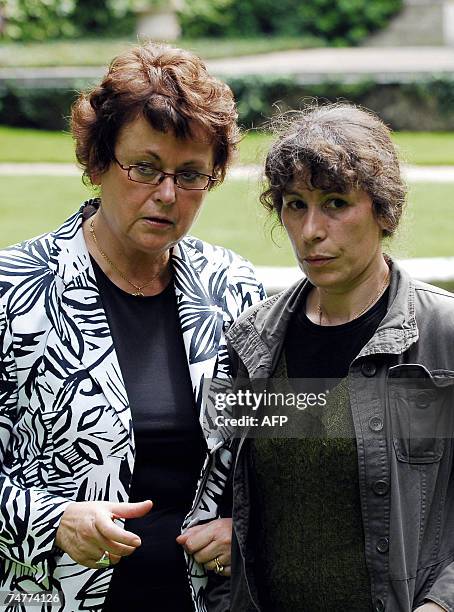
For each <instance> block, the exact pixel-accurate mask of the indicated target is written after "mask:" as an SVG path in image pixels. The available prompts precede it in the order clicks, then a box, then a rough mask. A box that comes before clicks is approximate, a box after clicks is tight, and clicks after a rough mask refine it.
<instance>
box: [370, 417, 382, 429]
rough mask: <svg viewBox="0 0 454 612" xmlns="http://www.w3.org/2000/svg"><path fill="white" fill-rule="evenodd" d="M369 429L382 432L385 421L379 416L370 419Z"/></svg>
mask: <svg viewBox="0 0 454 612" xmlns="http://www.w3.org/2000/svg"><path fill="white" fill-rule="evenodd" d="M369 427H370V429H371V430H372V431H381V430H382V429H383V420H382V419H381V418H380V417H377V416H374V417H371V418H370V419H369Z"/></svg>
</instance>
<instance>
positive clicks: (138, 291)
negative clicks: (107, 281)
mask: <svg viewBox="0 0 454 612" xmlns="http://www.w3.org/2000/svg"><path fill="white" fill-rule="evenodd" d="M90 234H91V236H92V238H93V242H94V243H95V245H96V248H97V249H98V251H99V253H100V255H101V256H102V257H103V258H104V259H105V260H106V261H107V263H108V264H109V265H110V266H112V268H113V269H114V270H115V272H116V273H117V274H118V276H121V278H122V279H123V280H124V281H126V282H127V283H128V284H129V285H131V287H134V289H135V291H134V293H132V294H131V295H134V296H137V297H144V296H145V294H144V292H143V290H144V289H145V287H148V286H149V285H151V283H152V282H153V281H154V280H156V279H157V278H158V276H159V275H160V273H161V270H159V272H158V273H157V274H155V275H154V276H153V278H152V279H151V280H149V281H148V282H146V283H145V284H144V285H136V284H135V283H133V282H132V281H131V280H129V278H128V277H127V276H126V275H125V274H123V272H122V271H121V270H119V269H118V268H117V266H116V265H115V264H114V262H113V261H112V260H111V259H110V257H109V256H108V255H106V253H104V251H103V250H102V248H101V247H100V246H99V243H98V239H97V238H96V234H95V226H94V222H93V219H90Z"/></svg>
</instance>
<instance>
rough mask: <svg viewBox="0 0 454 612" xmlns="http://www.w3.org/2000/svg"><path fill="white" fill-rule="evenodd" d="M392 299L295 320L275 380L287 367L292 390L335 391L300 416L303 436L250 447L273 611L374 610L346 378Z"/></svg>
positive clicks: (259, 547)
mask: <svg viewBox="0 0 454 612" xmlns="http://www.w3.org/2000/svg"><path fill="white" fill-rule="evenodd" d="M387 300H388V292H386V293H385V295H383V297H382V298H380V300H379V301H378V302H377V304H375V305H374V306H373V307H372V308H371V309H370V310H369V311H368V312H366V313H365V314H364V315H362V316H361V317H359V318H358V319H355V320H353V321H351V322H349V323H346V324H344V325H337V326H320V325H316V324H314V323H312V322H311V321H310V320H309V319H308V318H307V316H306V314H305V313H304V311H302V312H298V313H296V314H295V315H294V316H293V318H292V319H291V321H290V322H289V327H288V330H287V333H286V338H285V344H284V352H283V356H282V357H281V360H280V363H279V364H278V371H277V372H276V377H278V376H279V370H281V371H282V372H285V368H286V370H287V375H288V378H289V379H293V380H291V385H292V387H293V388H294V389H296V388H297V386H298V384H299V383H297V381H295V380H294V379H308V378H309V379H312V380H313V379H317V378H319V379H323V382H322V381H320V384H321V388H325V389H326V388H327V386H329V387H330V388H331V391H330V393H329V394H328V402H327V404H326V406H324V407H320V406H317V407H314V408H308V409H306V410H305V411H304V412H303V413H302V416H306V418H307V419H308V423H309V422H310V423H311V426H310V429H309V431H310V433H308V434H307V435H306V436H305V437H303V434H301V435H300V437H299V438H288V439H286V438H278V439H259V438H258V439H254V440H252V443H251V451H250V452H251V462H252V466H253V473H254V475H255V478H254V479H253V483H254V484H253V487H252V509H251V516H252V517H254V524H253V527H252V530H251V532H252V538H254V540H255V542H256V544H255V551H256V560H255V565H254V572H255V578H256V583H257V589H258V596H259V600H260V602H261V604H262V606H261V607H262V609H263V610H264V611H266V612H287V611H288V610H298V612H330V611H331V610H349V611H351V612H367V611H368V610H371V609H372V603H371V602H372V599H371V591H370V584H369V576H368V571H367V566H366V560H365V552H364V533H363V526H362V515H361V505H360V495H359V481H358V458H357V451H356V442H355V434H354V426H353V420H352V416H351V411H350V402H349V396H348V387H347V384H346V380H345V376H346V375H347V374H348V370H349V366H350V364H351V362H352V361H353V359H354V358H355V357H356V356H357V355H358V353H359V352H360V351H361V349H362V348H363V346H364V345H365V344H366V343H367V342H368V341H369V340H370V338H371V337H372V336H373V334H374V332H375V330H376V329H377V327H378V325H379V323H380V321H381V320H382V319H383V317H384V315H385V313H386V307H387ZM326 379H338V381H340V382H338V383H335V382H334V381H333V380H329V381H327V380H326ZM329 383H331V385H330V384H329ZM301 384H302V385H304V384H305V383H304V382H301ZM311 384H312V381H311ZM333 385H334V388H333ZM314 421H317V423H318V425H317V426H316V427H315V428H314V425H313V422H314Z"/></svg>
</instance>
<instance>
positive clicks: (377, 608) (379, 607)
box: [374, 597, 385, 612]
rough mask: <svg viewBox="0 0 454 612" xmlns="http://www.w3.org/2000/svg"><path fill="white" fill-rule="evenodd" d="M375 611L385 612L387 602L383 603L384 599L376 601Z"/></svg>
mask: <svg viewBox="0 0 454 612" xmlns="http://www.w3.org/2000/svg"><path fill="white" fill-rule="evenodd" d="M374 609H375V612H384V610H385V602H384V601H383V599H381V598H380V597H378V598H377V599H376V600H375V605H374Z"/></svg>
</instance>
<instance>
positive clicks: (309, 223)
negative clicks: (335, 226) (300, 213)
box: [301, 209, 326, 242]
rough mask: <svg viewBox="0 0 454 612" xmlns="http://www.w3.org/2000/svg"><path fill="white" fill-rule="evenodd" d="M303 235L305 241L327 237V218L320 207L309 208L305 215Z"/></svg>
mask: <svg viewBox="0 0 454 612" xmlns="http://www.w3.org/2000/svg"><path fill="white" fill-rule="evenodd" d="M301 236H302V238H303V240H304V241H305V242H314V241H317V240H323V238H325V237H326V228H325V219H324V215H323V213H322V212H321V211H320V210H318V209H312V210H311V209H309V210H308V211H307V212H306V214H305V215H304V218H303V221H302V227H301Z"/></svg>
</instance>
